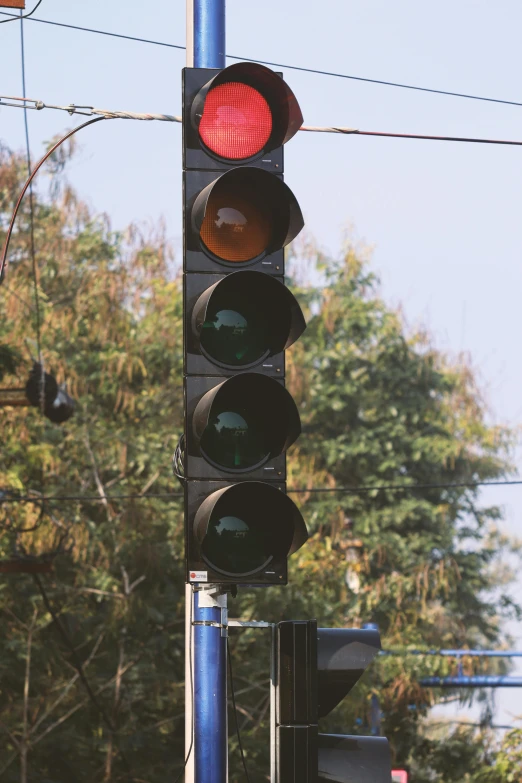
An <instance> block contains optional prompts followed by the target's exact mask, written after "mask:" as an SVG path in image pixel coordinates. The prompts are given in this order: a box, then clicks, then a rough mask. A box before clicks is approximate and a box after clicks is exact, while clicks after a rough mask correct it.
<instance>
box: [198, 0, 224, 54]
mask: <svg viewBox="0 0 522 783" xmlns="http://www.w3.org/2000/svg"><path fill="white" fill-rule="evenodd" d="M190 2H191V3H192V6H193V9H194V28H193V29H194V33H193V35H194V38H193V46H194V68H224V67H225V0H190Z"/></svg>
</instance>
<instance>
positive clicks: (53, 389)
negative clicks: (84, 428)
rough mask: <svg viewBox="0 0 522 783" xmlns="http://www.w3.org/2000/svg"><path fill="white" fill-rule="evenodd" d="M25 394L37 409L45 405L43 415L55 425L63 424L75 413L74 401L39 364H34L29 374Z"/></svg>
mask: <svg viewBox="0 0 522 783" xmlns="http://www.w3.org/2000/svg"><path fill="white" fill-rule="evenodd" d="M42 381H43V383H42ZM42 386H43V389H42ZM42 391H43V399H42ZM25 394H26V397H27V399H28V400H29V402H30V404H31V405H32V406H34V407H35V408H42V403H43V414H44V416H46V418H48V419H49V421H52V422H53V424H63V423H64V422H65V421H67V420H68V419H70V418H71V416H72V415H73V413H74V408H75V401H74V399H73V398H72V397H71V396H70V395H69V394H68V393H67V392H66V390H65V388H64V387H63V386H59V385H58V383H57V381H56V378H55V377H54V375H51V373H48V372H46V373H44V372H43V370H42V365H41V364H40V363H39V362H35V363H34V364H33V368H32V370H31V372H30V373H29V378H28V380H27V383H26V386H25Z"/></svg>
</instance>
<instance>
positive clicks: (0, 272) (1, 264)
mask: <svg viewBox="0 0 522 783" xmlns="http://www.w3.org/2000/svg"><path fill="white" fill-rule="evenodd" d="M106 119H108V118H107V117H95V118H94V119H92V120H88V121H87V122H84V123H82V124H81V125H77V126H76V128H73V129H72V130H71V131H69V132H68V133H66V134H65V136H62V138H61V139H59V140H58V141H57V142H56V144H53V146H52V147H51V148H50V149H49V150H48V151H47V152H46V153H45V155H44V156H43V157H42V158H40V160H39V161H38V163H37V164H36V166H35V167H34V169H33V171H32V172H31V174H30V176H29V178H28V179H27V181H26V183H25V185H24V186H23V188H22V190H21V192H20V195H19V196H18V201H17V202H16V206H15V208H14V211H13V214H12V216H11V221H10V223H9V228H8V229H7V234H6V237H5V241H4V247H3V250H2V258H1V261H0V285H1V284H2V282H3V281H4V278H5V271H6V267H7V252H8V250H9V243H10V241H11V235H12V233H13V228H14V224H15V220H16V216H17V214H18V210H19V209H20V205H21V203H22V200H23V197H24V196H25V194H26V192H27V190H28V189H29V188H30V187H31V184H32V182H33V179H34V177H35V176H36V174H37V173H38V171H39V170H40V168H41V167H42V166H43V164H44V163H45V161H46V160H47V159H48V158H50V157H51V155H52V154H53V152H55V150H57V149H58V147H59V146H60V145H61V144H63V143H64V141H67V139H69V138H70V137H71V136H74V134H75V133H78V131H80V130H82V128H86V127H87V126H88V125H92V124H93V123H95V122H101V120H106Z"/></svg>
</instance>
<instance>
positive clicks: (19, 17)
mask: <svg viewBox="0 0 522 783" xmlns="http://www.w3.org/2000/svg"><path fill="white" fill-rule="evenodd" d="M42 3H43V0H38V2H37V3H36V5H35V7H34V8H33V10H32V11H29V13H28V14H22V12H21V11H20V16H14V15H13V16H12V18H11V19H2V21H0V24H7V22H16V20H17V19H29V17H30V16H32V15H33V14H34V12H35V11H36V10H37V9H38V8H39V6H41V5H42ZM2 15H4V16H8V14H5V13H4V12H3V11H2ZM9 15H10V14H9ZM34 21H36V20H34Z"/></svg>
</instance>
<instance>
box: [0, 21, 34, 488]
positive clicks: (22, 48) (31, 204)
mask: <svg viewBox="0 0 522 783" xmlns="http://www.w3.org/2000/svg"><path fill="white" fill-rule="evenodd" d="M23 18H24V17H23V16H20V54H21V67H22V93H23V97H24V100H25V97H26V80H25V45H24V23H23ZM24 128H25V151H26V160H27V174H28V177H29V181H30V185H29V227H30V252H31V265H32V275H33V286H34V307H35V309H34V312H35V320H36V346H37V350H38V362H39V364H40V367H41V373H40V409H41V411H42V413H43V412H44V407H45V369H44V362H43V357H42V340H41V316H40V296H39V292H38V272H37V270H36V250H35V241H34V194H33V183H32V179H31V177H32V166H31V145H30V143H29V121H28V117H27V108H26V106H25V104H24ZM1 277H2V275H1V273H0V280H1ZM42 488H43V487H42Z"/></svg>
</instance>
